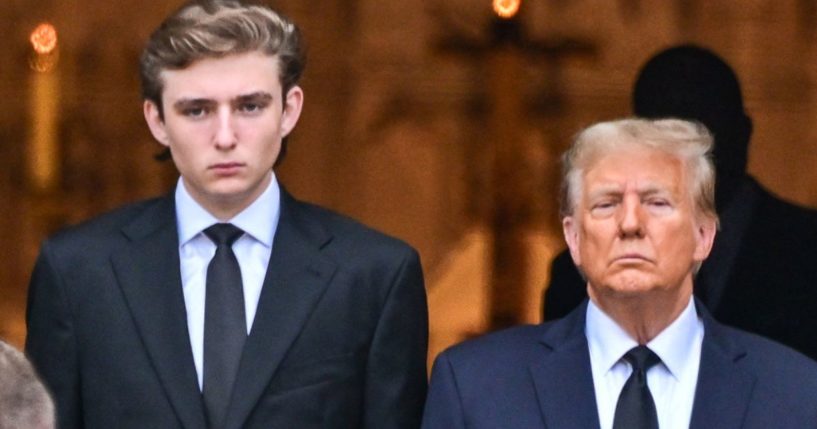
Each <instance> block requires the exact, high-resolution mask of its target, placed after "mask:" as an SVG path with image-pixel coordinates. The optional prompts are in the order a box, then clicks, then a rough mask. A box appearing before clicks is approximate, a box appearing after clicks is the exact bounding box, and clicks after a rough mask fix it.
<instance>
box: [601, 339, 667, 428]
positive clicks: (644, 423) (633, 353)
mask: <svg viewBox="0 0 817 429" xmlns="http://www.w3.org/2000/svg"><path fill="white" fill-rule="evenodd" d="M624 360H626V361H627V362H629V363H630V365H631V366H632V367H633V373H632V374H630V378H628V379H627V382H626V383H624V388H622V389H621V394H620V395H619V397H618V403H617V404H616V415H615V418H613V429H658V413H656V411H655V401H653V399H652V394H651V393H650V387H649V386H647V370H649V369H650V367H652V366H653V365H655V364H657V363H658V362H661V359H660V358H659V357H658V356H657V355H656V354H655V353H653V351H652V350H650V349H648V348H647V346H637V347H633V348H632V349H630V351H628V352H627V353H626V354H625V355H624Z"/></svg>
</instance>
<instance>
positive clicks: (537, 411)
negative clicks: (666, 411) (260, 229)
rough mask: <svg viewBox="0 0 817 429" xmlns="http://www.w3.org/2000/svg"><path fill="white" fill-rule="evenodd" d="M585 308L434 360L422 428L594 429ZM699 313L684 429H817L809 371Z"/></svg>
mask: <svg viewBox="0 0 817 429" xmlns="http://www.w3.org/2000/svg"><path fill="white" fill-rule="evenodd" d="M586 308H587V305H586V304H583V305H581V306H580V307H579V308H578V309H576V310H575V311H573V312H572V313H571V314H570V315H569V316H568V317H567V318H564V319H560V320H557V321H555V322H550V323H545V324H542V325H537V326H522V327H517V328H511V329H509V330H505V331H501V332H498V333H495V334H491V335H488V336H485V337H482V338H479V339H476V340H472V341H468V342H465V343H463V344H460V345H458V346H454V347H453V348H451V349H449V350H447V351H445V352H444V353H442V354H441V355H440V356H439V357H438V358H437V360H436V362H435V363H434V369H433V372H432V375H431V385H430V386H429V392H428V399H427V401H426V410H425V415H424V416H423V428H424V429H436V428H440V429H457V428H470V429H479V428H486V429H487V428H491V429H494V428H525V429H533V428H548V429H574V428H576V429H585V428H586V429H591V428H598V427H599V419H598V411H597V407H596V399H595V391H594V387H593V375H592V371H591V369H590V352H589V349H588V346H587V339H586V337H585V334H584V323H585V312H586ZM698 311H699V314H701V316H702V318H703V321H704V340H703V347H702V349H701V365H700V371H699V373H698V385H697V389H696V393H695V401H694V404H693V409H692V420H691V423H690V428H692V429H711V428H717V429H737V428H745V429H749V428H757V429H761V428H763V429H766V428H776V429H789V428H791V429H807V428H817V396H815V395H814V392H817V363H815V362H813V361H811V360H809V359H808V358H806V357H805V356H802V355H800V354H799V353H797V352H794V351H793V350H791V349H788V348H786V347H784V346H781V345H778V344H776V343H773V342H771V341H769V340H766V339H764V338H761V337H758V336H756V335H753V334H748V333H745V332H742V331H738V330H736V329H733V328H728V327H726V326H724V325H721V324H719V323H717V322H715V321H714V320H713V319H712V318H711V317H710V316H709V315H708V313H706V311H705V310H702V309H701V307H700V306H698Z"/></svg>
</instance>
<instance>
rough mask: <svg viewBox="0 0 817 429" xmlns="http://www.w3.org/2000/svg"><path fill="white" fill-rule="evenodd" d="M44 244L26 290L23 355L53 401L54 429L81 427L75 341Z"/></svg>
mask: <svg viewBox="0 0 817 429" xmlns="http://www.w3.org/2000/svg"><path fill="white" fill-rule="evenodd" d="M50 251H51V249H50V247H49V245H48V242H45V243H44V244H43V246H42V249H41V251H40V255H39V257H38V259H37V263H36V264H35V266H34V271H33V273H32V275H31V283H30V284H29V289H28V307H27V311H26V324H27V328H28V334H27V337H26V345H25V349H26V354H27V355H28V357H29V359H31V362H32V363H33V365H34V367H35V368H36V369H37V371H38V373H39V374H40V376H41V377H42V379H43V381H44V382H45V385H46V386H47V387H48V389H49V390H50V392H51V394H52V395H53V398H54V403H55V406H56V411H57V421H58V427H59V428H61V429H74V428H81V427H82V418H81V416H82V404H81V400H80V377H79V362H78V355H77V340H76V335H75V332H74V321H73V317H72V314H71V306H70V303H69V299H68V296H67V293H66V290H65V284H64V282H63V280H62V278H61V276H60V273H59V272H58V271H57V269H56V268H55V265H54V256H53V255H52V254H51V253H50Z"/></svg>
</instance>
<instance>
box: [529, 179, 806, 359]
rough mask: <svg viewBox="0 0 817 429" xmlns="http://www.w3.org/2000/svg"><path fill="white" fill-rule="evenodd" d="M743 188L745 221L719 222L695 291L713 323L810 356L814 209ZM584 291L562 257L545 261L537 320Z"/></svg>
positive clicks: (559, 311)
mask: <svg viewBox="0 0 817 429" xmlns="http://www.w3.org/2000/svg"><path fill="white" fill-rule="evenodd" d="M748 186H750V190H751V192H752V198H753V199H754V201H753V206H752V207H751V208H750V209H749V210H747V212H746V213H745V215H746V216H748V218H747V219H746V225H745V227H744V229H743V230H742V233H739V234H731V237H730V236H729V235H727V234H726V230H725V229H726V228H731V227H733V225H731V224H729V223H728V222H725V221H724V220H722V221H724V222H723V223H724V224H723V225H722V227H723V228H724V231H721V233H719V234H718V235H717V236H716V237H715V246H714V248H713V251H712V255H710V258H709V259H707V260H706V261H704V263H703V266H702V267H701V271H700V274H701V275H700V276H699V277H698V278H696V279H695V295H696V296H697V297H698V298H699V299H701V300H702V301H703V303H704V305H706V307H707V308H708V309H709V310H710V311H711V312H712V314H713V315H714V316H715V318H716V319H717V320H718V321H720V322H722V323H725V324H727V325H730V326H734V327H736V328H740V329H743V330H746V331H749V332H754V333H756V334H760V335H762V336H765V337H768V338H771V339H773V340H775V341H778V342H781V343H783V344H785V345H788V346H790V347H792V348H794V349H796V350H798V351H800V352H802V353H804V354H806V355H808V356H810V357H811V358H813V359H817V212H814V211H812V210H808V209H804V208H801V207H798V206H795V205H792V204H789V203H786V202H784V201H782V200H780V199H778V198H776V197H774V196H773V195H771V194H770V193H769V192H768V191H766V190H765V189H763V188H762V187H761V186H760V185H759V184H757V182H755V181H754V180H750V181H749V183H748ZM727 254H731V256H732V260H731V261H729V260H727V258H724V256H726V255H727ZM717 276H720V277H721V279H720V281H713V279H714V278H715V277H717ZM586 297H587V288H586V283H585V282H584V280H583V279H582V278H581V276H580V275H579V273H578V271H577V270H576V267H575V266H574V265H573V261H572V260H571V259H570V255H569V254H568V253H567V252H566V251H565V252H562V253H560V254H559V255H558V256H557V257H556V258H555V259H554V261H553V265H552V266H551V280H550V285H549V286H548V288H547V289H546V291H545V297H544V319H545V320H554V319H557V318H560V317H563V316H564V315H566V314H567V313H569V312H570V311H571V310H573V309H574V308H575V307H576V306H577V305H579V304H580V303H581V302H582V300H584V299H585V298H586Z"/></svg>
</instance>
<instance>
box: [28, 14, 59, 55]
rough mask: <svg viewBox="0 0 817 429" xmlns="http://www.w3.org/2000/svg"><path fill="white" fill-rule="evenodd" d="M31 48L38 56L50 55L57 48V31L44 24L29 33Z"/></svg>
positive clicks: (51, 26)
mask: <svg viewBox="0 0 817 429" xmlns="http://www.w3.org/2000/svg"><path fill="white" fill-rule="evenodd" d="M29 40H31V46H32V47H34V50H35V51H36V52H37V53H38V54H43V55H44V54H48V53H51V52H52V51H53V50H54V49H56V47H57V29H56V28H54V26H53V25H51V24H49V23H47V22H44V23H42V24H40V25H38V26H37V28H35V29H34V31H32V32H31V37H30V38H29Z"/></svg>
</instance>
